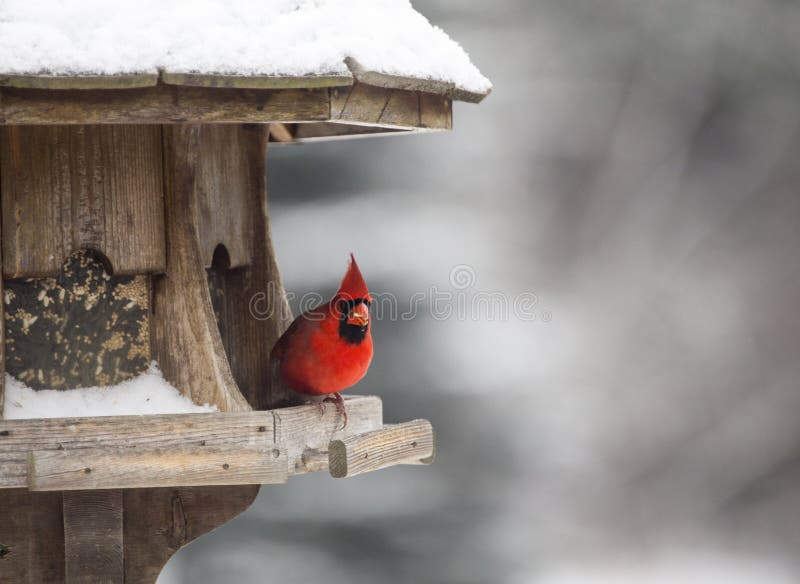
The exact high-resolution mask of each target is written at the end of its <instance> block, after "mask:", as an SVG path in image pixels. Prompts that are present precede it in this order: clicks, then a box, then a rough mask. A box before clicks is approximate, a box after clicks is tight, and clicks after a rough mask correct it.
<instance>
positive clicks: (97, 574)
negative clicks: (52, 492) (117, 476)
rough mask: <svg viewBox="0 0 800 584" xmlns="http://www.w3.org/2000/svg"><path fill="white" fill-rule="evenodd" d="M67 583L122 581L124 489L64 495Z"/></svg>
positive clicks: (94, 583) (103, 583)
mask: <svg viewBox="0 0 800 584" xmlns="http://www.w3.org/2000/svg"><path fill="white" fill-rule="evenodd" d="M63 501H64V559H65V565H66V567H65V576H66V577H65V583H66V584H122V583H123V582H124V567H123V555H122V549H123V539H122V537H123V529H122V515H123V514H122V491H108V490H106V491H75V492H70V493H64V494H63Z"/></svg>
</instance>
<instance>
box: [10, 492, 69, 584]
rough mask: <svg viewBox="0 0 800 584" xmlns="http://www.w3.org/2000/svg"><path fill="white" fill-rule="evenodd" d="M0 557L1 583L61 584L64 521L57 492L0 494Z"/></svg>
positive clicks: (59, 494)
mask: <svg viewBox="0 0 800 584" xmlns="http://www.w3.org/2000/svg"><path fill="white" fill-rule="evenodd" d="M0 543H2V544H3V545H5V546H6V547H8V553H7V554H6V555H5V556H4V557H2V558H0V582H3V583H4V584H6V583H8V584H63V582H64V519H63V515H62V497H61V493H31V492H29V491H28V490H27V489H7V490H4V491H2V493H1V494H0Z"/></svg>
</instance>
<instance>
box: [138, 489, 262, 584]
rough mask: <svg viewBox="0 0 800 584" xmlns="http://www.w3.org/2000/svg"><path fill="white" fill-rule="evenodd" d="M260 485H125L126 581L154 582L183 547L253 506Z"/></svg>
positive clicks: (148, 583)
mask: <svg viewBox="0 0 800 584" xmlns="http://www.w3.org/2000/svg"><path fill="white" fill-rule="evenodd" d="M257 494H258V486H257V485H250V486H237V487H228V486H217V487H189V488H160V489H125V490H124V491H123V496H124V501H125V526H124V540H125V584H154V583H155V581H156V579H157V578H158V575H159V573H160V572H161V569H162V568H163V567H164V564H166V563H167V560H169V558H170V557H172V555H173V554H175V552H177V551H178V550H179V549H180V548H182V547H183V546H184V545H186V544H188V543H190V542H191V541H193V540H195V539H197V538H198V537H200V536H201V535H203V534H205V533H208V532H209V531H211V530H212V529H215V528H217V527H219V526H220V525H222V524H223V523H226V522H228V521H230V520H231V519H233V518H234V517H236V516H237V515H238V514H239V513H241V512H242V511H243V510H244V509H247V507H249V506H250V505H251V504H252V502H253V500H254V499H255V498H256V495H257Z"/></svg>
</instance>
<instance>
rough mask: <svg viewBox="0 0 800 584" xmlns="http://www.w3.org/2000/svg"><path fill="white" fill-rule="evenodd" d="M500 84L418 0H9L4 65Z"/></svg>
mask: <svg viewBox="0 0 800 584" xmlns="http://www.w3.org/2000/svg"><path fill="white" fill-rule="evenodd" d="M346 57H352V58H354V59H356V60H357V61H358V62H360V63H361V64H362V65H363V66H364V67H365V68H366V69H369V70H373V71H378V72H381V73H386V74H389V75H402V76H407V77H414V78H420V79H435V80H440V81H447V82H452V83H455V84H456V86H457V87H459V88H461V89H464V90H466V91H472V92H477V93H485V92H487V91H488V90H489V89H490V88H491V83H490V82H489V80H488V79H486V78H485V77H484V76H483V75H481V73H480V72H479V71H478V69H477V68H476V67H475V66H474V65H473V64H472V63H471V62H470V60H469V56H468V55H467V53H466V52H465V51H464V50H463V49H462V48H461V47H460V46H459V45H458V44H457V43H456V42H455V41H453V40H452V39H450V37H448V36H447V34H446V33H445V32H444V31H442V30H441V29H440V28H438V27H436V26H433V25H431V23H430V22H428V20H427V19H426V18H425V17H424V16H422V15H421V14H419V13H418V12H416V11H415V10H414V8H413V7H412V6H411V3H410V2H409V0H172V1H165V0H139V1H137V2H131V1H120V0H116V1H113V0H112V1H109V0H70V1H69V2H64V1H63V0H36V1H35V2H32V1H31V0H0V73H16V74H23V73H29V74H52V75H81V74H84V75H90V74H123V73H147V72H155V71H157V70H158V69H161V68H163V69H166V70H167V71H171V72H181V73H187V72H193V73H207V74H210V73H217V74H231V75H281V76H282V75H288V76H298V75H329V74H342V73H346V72H347V67H346V66H345V64H344V60H345V58H346Z"/></svg>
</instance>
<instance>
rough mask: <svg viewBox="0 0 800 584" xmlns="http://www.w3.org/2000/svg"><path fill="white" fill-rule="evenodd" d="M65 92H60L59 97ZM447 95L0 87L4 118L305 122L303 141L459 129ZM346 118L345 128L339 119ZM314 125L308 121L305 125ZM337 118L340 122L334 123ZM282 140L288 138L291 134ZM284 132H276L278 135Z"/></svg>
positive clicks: (367, 89) (373, 90) (357, 88)
mask: <svg viewBox="0 0 800 584" xmlns="http://www.w3.org/2000/svg"><path fill="white" fill-rule="evenodd" d="M55 97H58V99H55ZM451 104H452V101H451V98H450V97H448V96H443V95H438V94H434V93H429V92H426V91H417V90H413V91H412V90H408V89H404V88H392V87H388V88H387V87H378V86H375V85H368V84H366V83H356V84H355V85H353V86H352V87H347V86H344V87H330V88H328V87H325V88H320V89H220V88H205V87H186V86H179V85H158V86H156V87H150V88H144V89H130V90H124V91H113V90H97V91H91V90H90V91H59V92H52V91H44V90H34V89H14V88H2V87H0V124H34V125H35V124H51V125H52V124H171V123H189V122H193V123H200V122H238V123H298V122H300V124H299V125H298V128H297V131H298V133H299V134H300V138H302V139H303V140H311V139H314V138H321V139H331V138H334V137H336V136H342V137H351V136H353V135H356V134H357V133H358V128H357V127H355V126H361V127H363V130H362V131H361V133H363V134H365V135H371V134H377V133H383V132H382V130H380V129H383V130H403V131H428V130H449V129H451V128H452V107H451ZM320 122H344V123H346V124H348V125H349V126H351V127H348V128H347V129H346V131H345V129H343V128H337V127H335V125H334V124H328V123H320ZM304 125H307V126H308V127H303V126H304ZM331 125H333V126H334V127H333V128H330V127H328V126H331ZM278 136H279V137H280V136H283V139H284V140H283V141H285V140H286V138H287V136H286V135H285V134H278ZM276 139H277V138H276Z"/></svg>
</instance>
